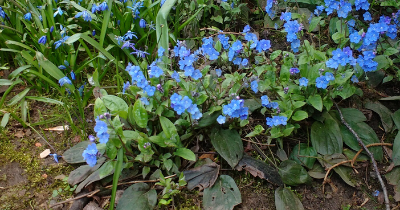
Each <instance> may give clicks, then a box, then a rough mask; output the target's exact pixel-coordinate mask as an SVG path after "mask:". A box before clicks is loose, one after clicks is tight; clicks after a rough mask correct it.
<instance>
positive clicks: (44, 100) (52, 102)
mask: <svg viewBox="0 0 400 210" xmlns="http://www.w3.org/2000/svg"><path fill="white" fill-rule="evenodd" d="M25 98H26V99H30V100H36V101H41V102H45V103H51V104H58V105H64V103H63V102H61V101H57V100H55V99H51V98H45V97H38V96H26V97H25Z"/></svg>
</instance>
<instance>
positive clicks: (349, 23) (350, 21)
mask: <svg viewBox="0 0 400 210" xmlns="http://www.w3.org/2000/svg"><path fill="white" fill-rule="evenodd" d="M347 25H349V26H351V27H354V26H355V25H356V21H355V20H354V19H351V20H349V21H347Z"/></svg>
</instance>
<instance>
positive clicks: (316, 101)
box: [308, 95, 323, 112]
mask: <svg viewBox="0 0 400 210" xmlns="http://www.w3.org/2000/svg"><path fill="white" fill-rule="evenodd" d="M308 102H309V103H310V104H311V105H312V106H313V107H314V108H315V109H317V110H318V111H320V112H322V108H323V104H322V98H321V96H320V95H312V96H310V97H309V98H308Z"/></svg>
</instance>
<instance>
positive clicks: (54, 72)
mask: <svg viewBox="0 0 400 210" xmlns="http://www.w3.org/2000/svg"><path fill="white" fill-rule="evenodd" d="M36 58H37V60H38V62H39V65H40V66H42V67H43V69H44V70H45V71H46V72H47V73H49V74H50V75H51V76H52V77H53V78H54V79H56V80H60V79H61V78H63V77H65V75H64V73H62V71H61V70H60V69H59V68H58V67H57V66H56V65H54V64H53V63H52V62H51V61H49V60H48V59H47V58H45V57H44V55H43V54H42V53H41V52H36ZM70 86H72V87H73V85H69V86H68V87H70ZM72 91H73V90H72Z"/></svg>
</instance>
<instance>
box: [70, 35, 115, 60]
mask: <svg viewBox="0 0 400 210" xmlns="http://www.w3.org/2000/svg"><path fill="white" fill-rule="evenodd" d="M79 38H82V39H83V40H85V41H86V42H87V43H89V44H90V45H92V46H93V47H94V48H96V49H97V50H98V51H100V52H101V53H102V54H103V55H104V56H106V58H108V59H109V60H111V61H113V60H114V59H115V58H114V56H112V55H111V54H110V53H109V52H107V50H105V49H104V48H103V47H101V46H100V44H99V43H98V42H96V41H95V40H94V39H92V38H91V37H89V36H88V35H87V34H82V33H78V34H74V35H72V36H71V37H69V38H68V39H67V41H65V43H66V44H72V43H74V42H76V41H77V40H79Z"/></svg>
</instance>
